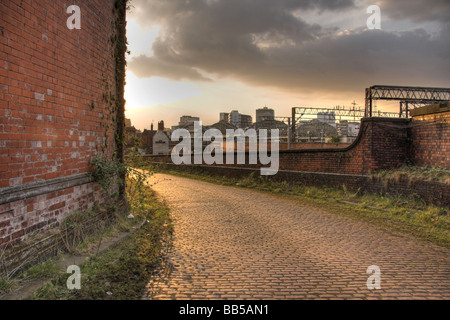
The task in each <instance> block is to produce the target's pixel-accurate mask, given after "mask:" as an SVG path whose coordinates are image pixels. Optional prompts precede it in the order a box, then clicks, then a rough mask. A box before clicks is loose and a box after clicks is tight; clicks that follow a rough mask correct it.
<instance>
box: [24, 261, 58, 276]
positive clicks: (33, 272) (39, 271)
mask: <svg viewBox="0 0 450 320" xmlns="http://www.w3.org/2000/svg"><path fill="white" fill-rule="evenodd" d="M60 273H61V270H60V268H59V267H58V264H57V259H49V260H46V261H44V262H41V263H39V264H36V265H34V266H32V267H30V268H28V269H27V270H26V271H24V272H23V274H21V277H22V278H28V279H45V278H51V277H55V276H57V275H59V274H60Z"/></svg>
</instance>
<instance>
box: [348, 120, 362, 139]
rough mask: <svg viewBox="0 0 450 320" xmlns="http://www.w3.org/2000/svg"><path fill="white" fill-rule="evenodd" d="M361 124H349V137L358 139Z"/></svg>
mask: <svg viewBox="0 0 450 320" xmlns="http://www.w3.org/2000/svg"><path fill="white" fill-rule="evenodd" d="M360 127H361V124H360V123H359V122H349V123H348V136H349V137H356V136H358V134H359V129H360Z"/></svg>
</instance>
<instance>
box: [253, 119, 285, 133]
mask: <svg viewBox="0 0 450 320" xmlns="http://www.w3.org/2000/svg"><path fill="white" fill-rule="evenodd" d="M250 128H253V129H255V130H256V131H257V132H259V130H261V129H265V130H267V134H268V135H269V136H270V132H271V131H270V130H273V129H278V130H279V131H278V134H279V137H287V135H288V125H287V124H286V123H284V122H283V121H278V120H275V119H272V120H270V119H265V120H261V121H257V122H255V123H254V124H253V125H251V126H250Z"/></svg>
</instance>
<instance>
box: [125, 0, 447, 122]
mask: <svg viewBox="0 0 450 320" xmlns="http://www.w3.org/2000/svg"><path fill="white" fill-rule="evenodd" d="M130 4H131V8H130V10H129V12H128V13H127V14H128V16H127V38H128V44H129V45H128V49H129V50H130V55H128V57H127V74H126V81H127V84H126V87H125V99H126V101H127V102H126V117H127V118H130V119H131V121H132V124H133V125H134V126H135V127H136V128H137V129H140V130H143V129H149V128H150V124H151V123H152V122H154V124H155V127H156V126H157V122H158V121H160V120H164V122H165V127H168V128H170V127H171V126H173V125H177V124H178V121H179V118H180V117H181V116H183V115H191V116H198V117H200V118H201V120H202V122H203V123H204V124H205V125H210V124H213V123H216V122H218V121H219V113H220V112H231V111H232V110H239V111H240V112H241V113H243V114H249V115H251V116H252V117H253V119H255V111H256V109H258V108H261V107H264V106H267V107H270V108H272V109H274V110H275V115H276V116H277V117H288V116H290V115H291V108H292V107H295V106H297V107H321V108H323V107H326V108H328V107H330V108H333V107H334V106H337V105H340V106H346V107H353V105H352V103H356V104H357V105H356V107H360V108H364V89H365V88H367V87H370V86H372V85H401V86H425V87H426V86H430V87H450V76H449V75H450V1H448V0H428V1H424V0H396V1H388V0H379V1H376V0H330V1H326V0H132V1H131V3H130ZM370 5H377V6H378V7H379V8H380V29H370V28H368V25H367V20H368V19H369V20H370V21H373V20H371V17H372V15H373V12H369V13H368V12H367V8H368V7H369V6H370ZM377 108H378V110H383V111H395V112H397V111H398V105H397V104H396V105H392V104H391V105H387V104H383V103H382V102H381V101H377Z"/></svg>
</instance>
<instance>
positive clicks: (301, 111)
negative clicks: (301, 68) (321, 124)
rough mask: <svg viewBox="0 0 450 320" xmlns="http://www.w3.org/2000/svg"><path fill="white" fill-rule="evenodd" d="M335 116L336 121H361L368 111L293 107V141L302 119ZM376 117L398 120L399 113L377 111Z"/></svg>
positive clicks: (343, 108)
mask: <svg viewBox="0 0 450 320" xmlns="http://www.w3.org/2000/svg"><path fill="white" fill-rule="evenodd" d="M321 112H322V113H325V114H333V116H334V117H335V118H334V119H336V120H342V119H347V120H353V121H360V119H361V118H364V117H365V114H366V111H365V110H364V109H361V108H355V107H353V108H350V109H348V108H345V107H341V106H337V107H334V108H314V107H293V108H292V117H291V119H292V121H291V140H292V141H295V138H296V129H297V124H299V123H300V121H301V120H302V119H306V118H309V119H310V120H311V118H313V119H316V118H317V115H318V114H319V113H321ZM373 116H376V117H387V118H398V116H399V115H398V113H396V112H384V111H376V112H374V113H373Z"/></svg>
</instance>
